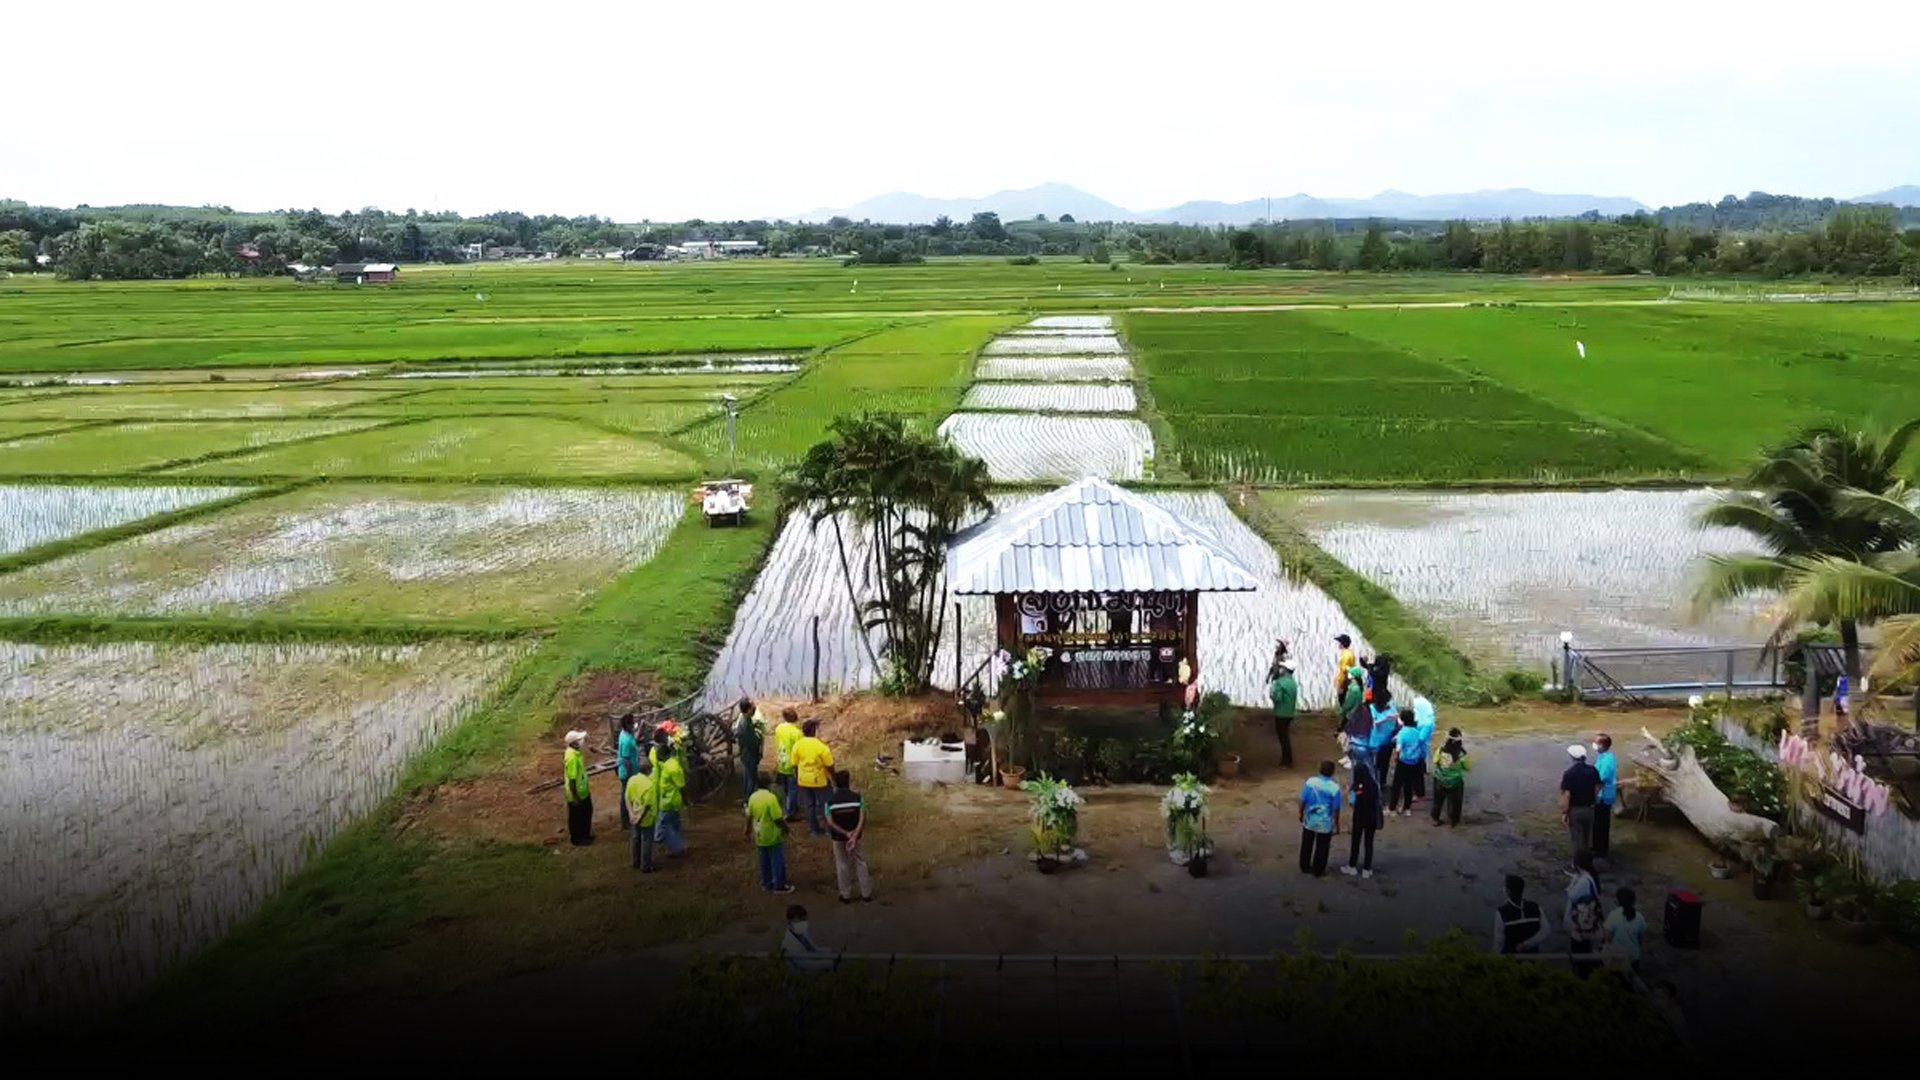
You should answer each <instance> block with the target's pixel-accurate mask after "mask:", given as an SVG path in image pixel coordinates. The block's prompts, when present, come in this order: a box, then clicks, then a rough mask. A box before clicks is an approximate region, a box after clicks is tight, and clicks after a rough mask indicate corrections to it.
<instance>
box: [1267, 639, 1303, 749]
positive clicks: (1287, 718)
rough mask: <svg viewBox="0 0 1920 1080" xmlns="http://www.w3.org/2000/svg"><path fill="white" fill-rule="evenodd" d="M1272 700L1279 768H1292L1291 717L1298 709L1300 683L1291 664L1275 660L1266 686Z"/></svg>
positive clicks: (1290, 662)
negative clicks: (1278, 750)
mask: <svg viewBox="0 0 1920 1080" xmlns="http://www.w3.org/2000/svg"><path fill="white" fill-rule="evenodd" d="M1267 696H1268V697H1270V698H1272V699H1273V733H1274V735H1276V736H1278V737H1279V739H1280V767H1281V768H1283V769H1291V768H1293V717H1294V714H1295V713H1296V712H1298V711H1299V709H1300V683H1299V681H1298V680H1296V679H1295V678H1294V677H1293V663H1292V661H1288V660H1276V661H1275V662H1274V665H1273V682H1272V683H1270V684H1268V686H1267Z"/></svg>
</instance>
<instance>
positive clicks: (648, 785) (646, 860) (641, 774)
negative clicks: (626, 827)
mask: <svg viewBox="0 0 1920 1080" xmlns="http://www.w3.org/2000/svg"><path fill="white" fill-rule="evenodd" d="M637 753H638V751H636V754H637ZM621 794H622V798H621V805H622V806H623V807H624V808H625V810H626V813H627V815H628V818H629V820H630V821H632V823H633V825H632V833H633V836H632V839H631V841H630V842H631V844H632V846H633V868H634V869H636V870H638V871H640V872H641V873H643V874H651V873H653V830H654V827H655V826H657V825H659V823H660V789H659V788H657V787H655V786H654V784H653V766H652V765H651V764H650V763H649V762H648V761H647V760H646V759H645V758H641V759H640V765H639V767H638V768H637V769H635V770H634V773H633V776H632V777H631V778H630V779H628V780H627V786H626V787H625V788H624V789H623V790H622V792H621Z"/></svg>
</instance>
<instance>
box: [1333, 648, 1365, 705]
mask: <svg viewBox="0 0 1920 1080" xmlns="http://www.w3.org/2000/svg"><path fill="white" fill-rule="evenodd" d="M1333 640H1334V641H1335V642H1336V643H1337V644H1338V645H1339V646H1340V655H1338V656H1336V657H1334V658H1333V671H1334V676H1333V699H1334V700H1335V701H1339V702H1345V701H1346V698H1347V686H1348V684H1349V683H1351V682H1352V681H1353V677H1354V676H1353V669H1354V668H1355V667H1358V666H1359V663H1360V661H1359V660H1358V659H1357V658H1356V657H1355V656H1354V655H1353V639H1352V638H1350V637H1348V636H1347V635H1345V634H1335V635H1333ZM1361 677H1362V678H1365V677H1366V675H1365V673H1364V672H1362V673H1361Z"/></svg>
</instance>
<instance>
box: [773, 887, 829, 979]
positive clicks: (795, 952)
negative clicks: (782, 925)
mask: <svg viewBox="0 0 1920 1080" xmlns="http://www.w3.org/2000/svg"><path fill="white" fill-rule="evenodd" d="M811 930H812V927H810V926H809V925H808V924H807V909H806V908H804V907H801V906H800V905H799V904H794V905H793V906H791V907H789V908H787V932H786V934H785V935H784V936H782V937H781V939H780V953H781V955H782V956H785V957H786V958H787V969H788V970H790V971H796V972H801V973H813V972H821V971H832V970H833V969H835V968H837V967H839V966H840V960H839V958H838V957H836V956H835V955H834V954H833V953H831V952H828V951H827V950H826V949H824V948H822V947H821V946H820V943H819V942H817V941H815V940H813V935H812V933H811V932H810V931H811Z"/></svg>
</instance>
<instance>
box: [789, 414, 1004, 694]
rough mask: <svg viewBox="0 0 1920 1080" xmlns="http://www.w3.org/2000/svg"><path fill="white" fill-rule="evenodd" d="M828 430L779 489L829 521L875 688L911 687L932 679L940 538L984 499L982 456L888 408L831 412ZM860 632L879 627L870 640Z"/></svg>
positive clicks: (938, 630)
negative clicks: (971, 454) (844, 413)
mask: <svg viewBox="0 0 1920 1080" xmlns="http://www.w3.org/2000/svg"><path fill="white" fill-rule="evenodd" d="M828 434H829V438H827V439H826V440H825V441H824V442H821V443H818V444H816V445H815V446H814V447H813V448H812V449H810V450H808V451H807V453H806V456H805V457H803V458H801V460H800V462H799V463H798V464H797V465H796V466H794V468H793V469H792V470H791V471H790V472H789V473H788V474H787V475H786V476H785V477H784V478H783V482H782V486H781V492H782V495H783V496H784V497H785V499H786V500H787V501H788V502H789V503H790V504H793V505H798V506H804V507H806V508H807V510H808V513H809V515H810V517H811V519H812V525H813V527H814V528H815V529H818V528H819V527H820V525H822V524H823V523H825V524H830V525H831V526H832V531H833V541H834V547H835V548H836V550H837V551H838V553H839V556H840V574H841V580H842V582H843V583H844V584H845V585H846V590H847V601H848V603H850V604H851V605H853V608H854V611H855V614H856V616H857V617H858V619H859V621H860V626H861V628H862V630H863V631H864V632H863V633H862V634H860V635H859V636H860V640H861V644H862V645H863V646H864V647H865V649H866V651H867V658H868V661H869V662H870V663H871V664H872V665H873V667H874V670H875V671H876V672H877V673H879V675H880V688H881V689H882V690H884V691H889V692H895V693H918V692H920V691H922V690H925V689H926V688H927V686H928V685H929V684H930V683H931V681H932V678H933V663H934V657H935V653H936V650H937V649H938V648H939V644H940V637H941V634H942V633H943V632H944V623H945V620H946V611H947V590H946V579H945V575H944V571H945V567H946V553H947V543H948V541H950V540H952V539H953V537H954V535H955V534H956V533H957V532H959V530H960V528H961V526H963V525H964V524H965V523H966V522H967V520H968V519H969V518H970V517H972V516H974V515H976V514H981V513H985V512H987V511H989V510H991V509H992V508H993V504H992V503H991V502H989V501H988V499H987V485H988V477H987V467H986V464H985V463H984V462H981V461H980V460H978V459H976V458H971V457H967V456H966V455H964V454H962V453H960V452H959V451H958V450H955V449H954V448H953V446H952V445H951V444H949V443H947V442H945V441H944V440H942V439H940V438H939V437H938V436H937V435H934V434H933V433H931V432H928V431H924V430H920V429H917V428H914V427H911V426H909V425H908V423H907V421H906V420H905V419H904V418H902V417H901V416H899V415H898V414H896V413H889V412H862V413H858V414H853V415H848V416H841V417H839V418H837V419H835V420H834V421H833V423H832V424H831V425H829V426H828ZM849 531H855V534H856V536H855V542H853V543H852V544H850V543H849V537H848V536H847V533H848V532H849ZM850 548H851V551H852V553H853V554H852V555H850V553H849V549H850ZM855 558H858V559H859V561H860V565H859V567H858V568H857V569H856V567H855V566H854V559H855ZM869 634H877V635H878V636H879V639H880V647H879V648H878V649H875V647H874V643H873V641H872V640H871V638H870V637H869Z"/></svg>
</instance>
